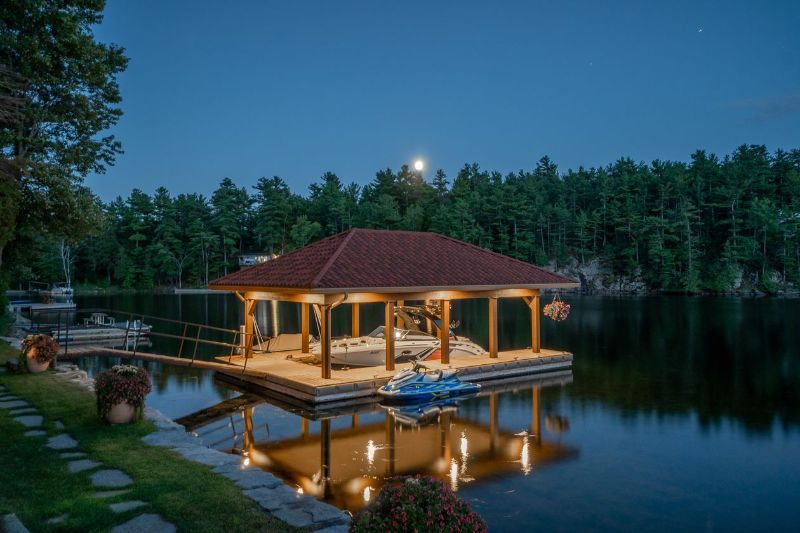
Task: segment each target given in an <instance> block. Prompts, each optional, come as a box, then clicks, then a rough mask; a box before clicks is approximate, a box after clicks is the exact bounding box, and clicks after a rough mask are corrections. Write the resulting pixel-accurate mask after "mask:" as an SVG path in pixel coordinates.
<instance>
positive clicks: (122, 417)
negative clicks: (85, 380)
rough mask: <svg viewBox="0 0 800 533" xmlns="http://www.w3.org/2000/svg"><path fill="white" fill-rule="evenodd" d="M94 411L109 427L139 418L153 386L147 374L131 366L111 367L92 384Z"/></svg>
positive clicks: (145, 371)
mask: <svg viewBox="0 0 800 533" xmlns="http://www.w3.org/2000/svg"><path fill="white" fill-rule="evenodd" d="M94 388H95V393H96V394H97V412H98V414H99V415H100V417H102V418H105V419H106V420H107V421H109V422H110V423H112V424H127V423H128V422H130V421H131V420H133V419H137V420H138V419H141V417H142V412H143V410H144V399H145V396H147V395H148V393H149V392H150V390H151V388H152V386H151V384H150V373H149V372H147V370H146V369H144V368H140V367H138V366H133V365H114V366H113V367H111V368H110V369H108V370H105V371H103V372H101V373H100V374H98V376H97V378H96V379H95V381H94Z"/></svg>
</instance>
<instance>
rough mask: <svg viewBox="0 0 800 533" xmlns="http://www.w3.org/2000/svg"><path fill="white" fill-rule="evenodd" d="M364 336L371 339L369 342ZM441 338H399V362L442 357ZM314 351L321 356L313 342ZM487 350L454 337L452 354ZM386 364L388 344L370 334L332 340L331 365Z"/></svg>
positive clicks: (451, 344)
mask: <svg viewBox="0 0 800 533" xmlns="http://www.w3.org/2000/svg"><path fill="white" fill-rule="evenodd" d="M364 339H367V340H366V341H365V340H364ZM439 344H440V343H439V341H438V340H436V341H424V340H423V341H397V342H395V345H394V360H395V363H405V362H408V361H412V360H415V359H419V360H422V361H426V360H437V359H441V351H440V350H439ZM311 353H312V354H314V355H316V356H319V354H320V346H319V343H318V342H317V343H314V344H312V345H311ZM485 353H486V351H485V350H484V349H483V348H481V347H480V346H478V345H477V344H475V343H474V342H471V341H469V340H468V339H463V340H462V339H459V340H454V339H451V340H450V357H451V358H458V357H464V356H469V355H483V354H485ZM385 363H386V343H385V341H382V340H376V339H371V338H369V337H359V338H355V339H354V338H348V339H336V340H333V341H332V342H331V364H333V365H337V366H348V367H355V366H358V367H362V366H383V365H384V364H385Z"/></svg>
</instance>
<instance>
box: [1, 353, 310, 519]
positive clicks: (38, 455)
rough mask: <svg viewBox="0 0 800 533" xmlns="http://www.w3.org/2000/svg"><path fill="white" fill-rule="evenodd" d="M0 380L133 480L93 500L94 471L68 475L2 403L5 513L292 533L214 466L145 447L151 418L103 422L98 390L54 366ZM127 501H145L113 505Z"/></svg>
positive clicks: (40, 439)
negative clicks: (147, 519)
mask: <svg viewBox="0 0 800 533" xmlns="http://www.w3.org/2000/svg"><path fill="white" fill-rule="evenodd" d="M16 356H17V353H16V350H13V349H12V348H11V347H10V346H9V345H8V344H7V343H5V342H2V341H0V365H2V364H4V363H5V361H6V360H7V359H8V358H10V357H16ZM0 384H2V385H3V386H5V387H6V391H5V392H8V393H11V394H14V395H15V396H19V397H20V398H24V399H25V400H27V401H28V403H30V404H32V405H33V406H34V407H36V408H38V410H39V412H40V414H42V415H44V417H45V429H46V430H48V431H49V433H51V434H52V433H53V431H54V429H55V427H54V425H53V422H54V421H56V420H60V421H62V422H63V423H64V425H65V427H66V429H65V431H66V432H67V433H68V434H69V435H70V436H72V437H73V438H75V439H77V440H78V442H79V445H78V450H77V451H83V452H86V453H88V455H89V458H91V459H94V460H96V461H100V462H102V463H103V464H104V465H105V466H106V467H108V468H119V469H120V470H123V471H124V472H126V473H127V474H129V475H130V476H131V477H132V478H133V480H134V484H133V485H132V486H131V487H132V488H131V491H130V492H129V493H127V494H125V495H122V496H117V497H115V498H110V499H103V500H99V499H95V498H92V497H91V496H92V494H93V493H94V492H95V489H93V488H92V487H91V483H90V481H89V474H91V472H92V471H89V472H81V473H78V474H69V473H68V472H67V468H66V464H67V461H65V460H63V459H61V458H60V457H59V456H58V453H59V452H57V451H55V450H51V449H49V448H46V447H45V446H44V444H45V441H46V439H47V437H24V436H23V433H24V431H25V430H26V428H24V427H23V426H22V425H21V424H18V423H16V422H14V421H13V420H12V417H11V416H10V415H9V413H8V411H7V410H2V409H0V515H2V514H6V513H11V512H13V513H16V514H17V516H18V517H19V518H20V519H21V520H22V522H23V523H24V524H25V526H27V527H28V528H29V529H31V530H32V531H51V530H70V531H103V530H107V529H108V528H110V527H111V526H114V525H116V524H119V523H122V522H124V521H127V520H129V519H130V518H132V517H134V516H136V515H138V514H141V513H145V512H150V513H158V514H160V515H161V516H162V517H164V519H165V520H167V521H169V522H172V523H173V524H175V525H176V526H177V527H178V530H179V531H192V532H196V531H226V532H234V531H294V529H293V528H291V527H289V526H287V525H286V524H285V523H283V522H280V521H278V520H277V519H275V518H273V517H271V516H270V515H268V514H266V513H265V512H264V511H263V510H262V509H261V507H259V506H258V505H257V504H256V503H255V502H253V501H252V500H250V499H248V498H246V497H244V496H243V495H242V494H241V491H240V490H239V489H238V487H236V485H234V483H233V482H232V481H230V480H228V479H226V478H224V477H222V476H219V475H217V474H214V473H212V472H211V470H210V468H209V467H207V466H204V465H201V464H198V463H194V462H191V461H188V460H186V459H183V458H182V457H181V456H179V455H178V454H176V453H174V452H172V451H169V450H167V449H165V448H158V447H153V446H147V445H145V444H144V443H143V442H142V441H141V438H142V436H144V435H146V434H147V433H150V432H151V431H153V430H154V427H153V426H152V424H150V423H149V422H139V423H136V424H131V425H125V426H109V425H107V424H104V423H102V422H100V421H99V420H98V418H97V411H96V407H95V403H94V402H95V400H94V395H93V394H91V393H89V392H87V391H86V390H85V389H83V388H81V387H79V386H77V385H73V384H70V383H66V382H64V381H62V380H60V379H58V378H57V377H56V376H55V373H54V372H45V373H43V374H39V375H30V374H23V375H11V374H0ZM127 500H142V501H145V502H147V503H148V505H147V506H146V507H140V508H139V509H136V510H132V511H128V512H127V513H123V514H120V515H116V514H114V513H113V512H112V511H111V510H110V509H109V507H108V504H109V503H113V502H117V501H127ZM67 513H69V519H68V520H67V521H66V522H65V523H63V524H59V525H57V526H55V525H47V524H46V523H45V522H46V521H47V520H48V519H49V518H53V517H56V516H60V515H63V514H67Z"/></svg>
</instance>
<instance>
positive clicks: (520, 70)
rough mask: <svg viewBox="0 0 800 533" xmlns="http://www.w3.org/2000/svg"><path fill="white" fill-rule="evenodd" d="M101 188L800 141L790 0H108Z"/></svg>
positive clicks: (203, 189)
mask: <svg viewBox="0 0 800 533" xmlns="http://www.w3.org/2000/svg"><path fill="white" fill-rule="evenodd" d="M96 33H97V36H98V38H99V39H101V40H103V41H110V42H115V43H117V44H119V45H121V46H123V47H124V48H125V49H126V50H127V55H128V56H129V57H130V66H129V67H128V70H127V71H126V72H125V73H124V74H123V75H122V76H121V77H120V85H121V88H122V94H123V99H124V100H123V103H122V108H123V111H124V113H125V115H124V116H123V117H122V119H121V120H120V122H119V124H118V125H117V126H116V127H115V128H114V130H113V131H114V133H115V134H116V135H117V137H118V138H119V140H121V141H122V143H123V146H124V149H125V153H124V154H123V155H121V156H120V157H119V159H118V162H117V165H116V166H115V167H112V168H110V169H109V171H108V172H107V174H106V175H103V176H90V177H89V179H88V180H87V183H88V184H89V185H90V186H91V187H92V188H93V189H94V190H95V191H96V192H97V193H98V194H99V195H100V196H101V197H102V198H103V199H106V200H108V199H111V198H113V197H114V196H116V195H118V194H121V195H123V196H127V194H128V193H129V192H130V190H131V189H132V188H133V187H139V188H141V189H143V190H145V191H147V192H152V191H153V190H155V188H156V187H158V186H159V185H165V186H167V188H169V189H170V190H171V191H172V192H174V193H180V192H200V193H204V194H209V193H210V192H211V191H213V189H214V188H215V187H216V186H217V184H218V183H219V181H220V179H221V178H223V177H225V176H229V177H231V178H233V179H234V181H236V182H237V183H238V184H240V185H246V186H251V185H252V184H254V183H255V182H256V180H257V179H258V178H259V177H260V176H272V175H278V176H281V177H283V178H284V179H285V180H286V181H287V182H288V183H289V185H290V187H291V188H292V189H293V190H294V191H295V192H299V193H303V194H305V193H306V192H307V187H308V185H309V184H310V183H311V182H313V181H315V180H316V179H317V178H319V176H320V175H321V174H322V173H323V172H325V171H332V172H335V173H337V174H338V175H339V177H340V178H342V180H343V181H344V182H351V181H356V182H358V183H360V184H364V183H367V182H369V181H370V180H371V179H372V178H373V176H374V173H375V171H377V170H378V169H380V168H385V167H392V168H398V167H399V166H400V165H401V164H403V163H408V162H411V161H413V160H414V159H415V158H417V157H421V158H423V159H424V160H425V161H426V162H427V167H426V176H430V175H431V173H432V170H434V169H436V168H443V169H444V170H445V171H446V172H447V174H448V176H449V177H451V178H452V177H453V176H454V175H455V174H456V172H457V171H458V169H459V168H460V167H461V166H462V165H463V164H464V163H472V162H475V163H478V164H479V165H480V166H481V167H483V168H487V169H491V170H499V171H502V172H503V173H506V172H511V171H517V170H519V169H530V168H532V167H533V166H534V165H535V164H536V161H537V160H538V159H539V158H540V157H541V156H542V155H545V154H547V155H549V156H550V157H551V158H552V159H553V160H554V161H555V162H556V163H557V164H558V165H559V168H560V169H562V170H566V169H567V168H570V167H572V168H576V167H578V166H581V165H583V166H587V167H590V166H599V165H605V164H607V163H610V162H613V161H614V160H615V159H617V158H618V157H621V156H629V157H632V158H633V159H635V160H640V161H648V162H649V161H651V160H653V159H656V158H659V159H680V160H688V158H689V155H690V154H691V152H693V151H694V150H695V149H697V148H705V149H707V150H708V151H711V152H714V153H717V154H719V155H723V154H726V153H730V152H731V151H732V150H733V149H734V148H735V147H736V146H738V145H739V144H742V143H758V144H766V145H767V146H768V147H769V148H770V149H771V150H774V149H776V148H779V147H781V148H784V149H789V148H800V1H797V0H790V1H777V0H776V1H762V2H755V1H753V2H742V1H718V2H709V1H665V2H651V1H630V2H621V1H620V2H601V1H585V2H579V1H560V2H544V1H537V2H534V1H529V2H503V1H483V2H471V1H451V2H443V1H430V0H429V1H425V2H416V1H408V0H407V1H404V2H375V1H363V2H349V1H333V0H328V1H319V2H307V1H296V2H285V1H282V2H278V1H252V2H245V1H236V2H201V1H185V2H179V1H167V2H163V1H125V0H109V2H108V7H107V9H106V18H105V21H104V22H103V24H102V25H101V26H100V27H98V28H97V31H96Z"/></svg>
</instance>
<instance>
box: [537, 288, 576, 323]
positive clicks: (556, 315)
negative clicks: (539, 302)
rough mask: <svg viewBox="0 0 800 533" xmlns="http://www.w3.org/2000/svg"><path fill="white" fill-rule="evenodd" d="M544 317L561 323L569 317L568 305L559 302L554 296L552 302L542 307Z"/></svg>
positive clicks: (559, 299) (558, 298)
mask: <svg viewBox="0 0 800 533" xmlns="http://www.w3.org/2000/svg"><path fill="white" fill-rule="evenodd" d="M542 312H543V313H544V316H546V317H547V318H549V319H551V320H555V321H556V322H563V321H564V320H566V319H567V317H568V316H569V304H568V303H566V302H564V301H563V300H561V298H560V297H559V296H558V295H557V294H556V295H555V296H553V301H552V302H550V303H549V304H547V305H545V306H544V309H543V310H542Z"/></svg>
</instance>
